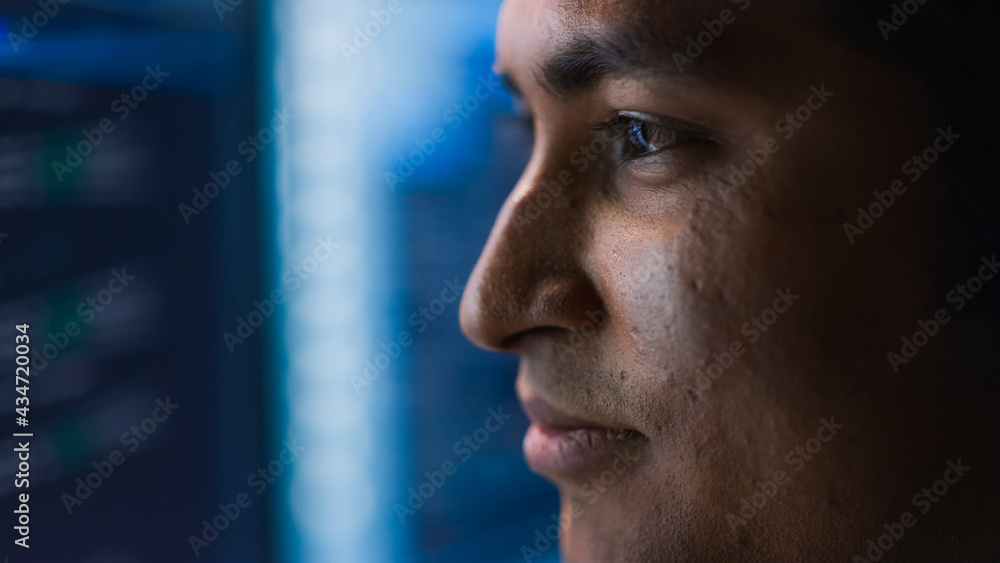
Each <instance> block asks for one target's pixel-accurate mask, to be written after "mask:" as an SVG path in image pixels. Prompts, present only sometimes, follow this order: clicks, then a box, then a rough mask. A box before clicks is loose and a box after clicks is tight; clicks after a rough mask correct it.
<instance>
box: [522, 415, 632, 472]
mask: <svg viewBox="0 0 1000 563" xmlns="http://www.w3.org/2000/svg"><path fill="white" fill-rule="evenodd" d="M640 437H641V435H640V434H638V433H636V432H621V431H615V430H611V429H608V428H572V429H561V428H551V427H548V426H543V425H540V424H537V423H535V424H532V425H531V426H529V427H528V432H527V434H525V436H524V459H525V460H526V461H527V462H528V466H529V467H530V468H531V470H532V471H534V472H535V473H540V474H543V475H546V474H566V473H573V472H575V471H579V470H582V469H585V468H586V467H588V466H590V465H592V464H594V463H595V462H597V461H599V460H601V459H603V458H605V457H608V456H611V455H613V454H614V453H615V452H616V451H617V450H618V449H619V448H621V447H623V446H625V445H627V444H630V443H632V442H635V441H637V440H638V439H639V438H640Z"/></svg>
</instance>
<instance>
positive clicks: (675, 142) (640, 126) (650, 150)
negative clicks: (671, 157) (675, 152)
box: [590, 113, 713, 162]
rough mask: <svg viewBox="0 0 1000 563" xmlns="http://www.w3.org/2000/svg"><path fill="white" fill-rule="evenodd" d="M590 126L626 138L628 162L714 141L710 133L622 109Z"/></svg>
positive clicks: (625, 160)
mask: <svg viewBox="0 0 1000 563" xmlns="http://www.w3.org/2000/svg"><path fill="white" fill-rule="evenodd" d="M590 127H591V128H592V129H594V130H597V131H601V132H605V131H608V132H611V133H612V134H614V136H615V137H616V138H618V137H621V138H624V139H625V154H624V162H631V161H635V160H640V159H643V158H648V157H651V156H654V155H657V154H659V153H662V152H664V151H666V150H670V149H672V148H675V147H678V146H685V145H692V144H700V143H705V142H713V140H712V139H711V138H709V137H707V136H706V135H703V134H699V133H695V132H692V131H685V130H682V129H677V128H673V127H667V126H664V125H662V124H660V123H656V122H654V121H651V120H647V119H642V118H641V117H639V116H636V115H632V114H628V113H620V114H618V115H616V116H615V117H614V118H612V119H609V120H608V121H602V122H599V123H594V124H592V125H591V126H590ZM642 144H644V145H645V147H643V146H641V145H642Z"/></svg>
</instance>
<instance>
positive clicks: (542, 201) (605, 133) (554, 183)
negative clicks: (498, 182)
mask: <svg viewBox="0 0 1000 563" xmlns="http://www.w3.org/2000/svg"><path fill="white" fill-rule="evenodd" d="M624 135H625V132H624V131H613V130H610V129H604V130H602V131H601V132H600V134H599V135H598V136H596V137H594V139H592V140H591V141H590V142H589V143H587V144H584V145H580V146H579V147H578V148H577V149H576V150H575V151H573V153H572V154H571V155H570V157H569V161H570V164H572V165H573V166H574V167H575V172H574V170H572V169H570V168H565V169H563V170H560V171H559V173H558V174H557V175H556V176H555V178H556V179H554V180H551V181H549V182H548V183H547V184H545V186H544V187H543V188H542V189H540V190H538V191H537V192H536V193H535V194H533V195H532V196H531V197H530V198H529V200H528V203H527V205H526V206H525V207H524V208H523V211H522V212H520V213H517V214H516V215H515V216H514V226H515V227H517V230H518V232H521V231H522V230H524V228H525V227H527V226H528V225H531V224H532V223H534V222H535V220H536V219H538V218H539V217H541V216H542V212H543V211H545V210H546V209H548V208H550V207H552V205H553V204H554V203H555V202H556V201H558V200H559V199H560V198H562V197H563V195H564V194H563V190H564V189H565V188H567V187H569V186H571V185H572V184H573V182H575V181H576V175H577V174H582V173H584V172H586V171H587V169H588V168H590V165H591V164H592V163H593V162H594V161H595V160H597V158H598V157H600V156H601V154H603V153H604V152H605V151H607V150H608V149H609V148H611V147H612V146H613V143H614V142H615V141H617V140H618V139H621V138H622V137H624Z"/></svg>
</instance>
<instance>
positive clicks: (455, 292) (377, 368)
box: [350, 278, 465, 397]
mask: <svg viewBox="0 0 1000 563" xmlns="http://www.w3.org/2000/svg"><path fill="white" fill-rule="evenodd" d="M463 290H465V284H463V283H459V282H458V278H453V279H451V280H444V288H443V289H441V293H440V294H438V296H437V297H436V298H434V299H431V300H430V301H429V302H428V303H427V304H426V305H421V306H420V307H418V308H417V310H416V311H414V312H413V313H412V314H410V316H409V318H408V319H407V321H408V322H409V324H410V326H411V327H413V328H414V329H416V333H417V334H423V333H424V331H426V330H427V329H428V328H429V327H430V325H431V323H433V322H434V321H436V320H438V319H439V318H441V315H442V314H443V313H444V312H445V310H446V309H447V308H448V306H449V305H451V304H452V303H455V302H457V301H458V300H460V299H461V298H462V291H463ZM412 345H413V334H412V333H411V332H410V331H409V330H404V331H402V332H400V333H399V334H397V335H396V338H395V339H393V340H390V341H389V342H383V343H382V344H381V345H380V346H379V349H380V350H381V352H378V353H377V354H375V355H374V356H373V357H371V358H367V359H365V362H364V368H363V370H362V371H361V375H358V374H356V373H353V374H351V377H350V380H351V385H352V386H353V387H354V393H355V394H356V395H357V396H359V397H360V396H361V393H362V391H363V390H364V389H366V388H367V387H371V385H372V383H374V382H375V381H376V380H377V379H378V378H379V377H381V376H382V373H383V372H385V371H386V370H387V369H389V366H391V365H392V362H394V361H395V360H396V359H397V358H399V356H400V355H401V354H402V353H403V350H404V349H406V348H409V347H410V346H412Z"/></svg>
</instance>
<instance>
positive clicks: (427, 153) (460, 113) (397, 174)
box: [383, 73, 501, 192]
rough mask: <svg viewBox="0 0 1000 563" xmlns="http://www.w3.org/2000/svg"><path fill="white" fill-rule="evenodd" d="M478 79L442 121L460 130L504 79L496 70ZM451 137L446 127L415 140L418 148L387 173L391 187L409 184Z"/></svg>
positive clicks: (445, 114) (446, 111)
mask: <svg viewBox="0 0 1000 563" xmlns="http://www.w3.org/2000/svg"><path fill="white" fill-rule="evenodd" d="M478 82H479V83H478V85H477V86H476V88H475V90H473V92H472V94H469V95H468V96H466V97H465V99H464V100H462V101H461V102H455V103H454V104H453V105H452V106H451V107H450V108H448V109H446V110H445V111H444V113H443V114H442V115H441V120H442V121H444V123H445V125H447V126H448V128H449V129H451V130H452V131H456V130H458V128H459V127H461V126H462V124H463V123H465V120H466V119H468V118H469V117H471V116H472V114H473V113H474V112H475V111H476V110H478V109H479V108H480V106H481V105H482V103H483V102H485V101H486V100H488V99H489V98H490V96H492V95H493V93H494V92H496V91H497V88H499V87H500V85H501V84H500V80H498V79H497V76H496V75H495V74H493V73H490V74H488V75H484V76H480V77H479V81H478ZM447 140H448V133H447V132H446V131H445V130H444V128H443V127H435V128H434V129H433V130H432V131H431V132H430V135H428V136H427V137H424V138H422V139H414V140H413V144H414V145H415V146H416V147H417V148H416V150H413V151H411V152H410V154H408V155H406V156H400V157H399V160H398V164H397V165H396V169H395V171H386V172H385V173H383V177H384V178H385V183H386V185H388V186H389V190H390V191H392V192H395V191H396V186H398V185H399V184H403V183H405V182H406V180H407V179H409V178H410V176H413V174H414V173H415V172H416V171H417V168H419V167H420V166H422V165H423V164H424V163H425V162H427V159H429V158H430V157H431V155H432V154H434V153H435V152H436V151H437V148H438V146H439V145H441V144H442V143H444V142H445V141H447Z"/></svg>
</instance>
